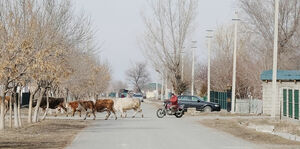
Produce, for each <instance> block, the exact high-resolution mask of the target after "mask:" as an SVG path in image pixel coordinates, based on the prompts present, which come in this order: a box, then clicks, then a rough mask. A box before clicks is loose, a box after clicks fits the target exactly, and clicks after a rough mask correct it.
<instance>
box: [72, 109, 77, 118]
mask: <svg viewBox="0 0 300 149" xmlns="http://www.w3.org/2000/svg"><path fill="white" fill-rule="evenodd" d="M75 112H76V109H72V117H74V116H75Z"/></svg>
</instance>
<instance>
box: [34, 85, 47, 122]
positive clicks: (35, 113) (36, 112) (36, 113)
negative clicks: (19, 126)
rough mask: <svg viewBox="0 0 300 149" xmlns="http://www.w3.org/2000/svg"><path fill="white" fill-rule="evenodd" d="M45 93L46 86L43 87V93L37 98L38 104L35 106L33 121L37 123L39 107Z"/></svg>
mask: <svg viewBox="0 0 300 149" xmlns="http://www.w3.org/2000/svg"><path fill="white" fill-rule="evenodd" d="M44 94H45V88H41V95H40V97H39V98H38V100H37V103H36V106H35V110H34V115H33V122H34V123H37V122H38V117H39V109H40V105H41V101H42V98H43V95H44Z"/></svg>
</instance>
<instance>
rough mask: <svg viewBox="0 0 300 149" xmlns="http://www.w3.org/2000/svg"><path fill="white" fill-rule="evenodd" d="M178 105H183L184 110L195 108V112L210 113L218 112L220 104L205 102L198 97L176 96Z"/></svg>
mask: <svg viewBox="0 0 300 149" xmlns="http://www.w3.org/2000/svg"><path fill="white" fill-rule="evenodd" d="M178 104H179V105H184V110H185V111H186V110H187V109H188V108H196V110H197V111H204V112H211V111H220V110H221V107H220V104H218V103H214V102H206V101H204V100H203V99H202V98H200V97H198V96H187V95H182V96H178Z"/></svg>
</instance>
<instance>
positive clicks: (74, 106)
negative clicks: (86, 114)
mask: <svg viewBox="0 0 300 149" xmlns="http://www.w3.org/2000/svg"><path fill="white" fill-rule="evenodd" d="M79 102H80V101H72V102H69V103H67V108H68V109H70V110H72V116H74V115H75V112H76V111H77V112H79V117H81V110H82V109H79V108H78V106H79ZM67 116H68V113H67Z"/></svg>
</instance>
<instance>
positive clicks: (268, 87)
mask: <svg viewBox="0 0 300 149" xmlns="http://www.w3.org/2000/svg"><path fill="white" fill-rule="evenodd" d="M262 86H263V112H264V114H271V112H272V95H273V93H272V82H268V83H267V82H263V84H262ZM283 89H298V90H299V89H300V82H297V83H295V82H281V83H280V82H277V93H278V95H277V100H276V103H275V105H276V106H275V108H276V116H279V115H280V110H281V107H280V104H283Z"/></svg>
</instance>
